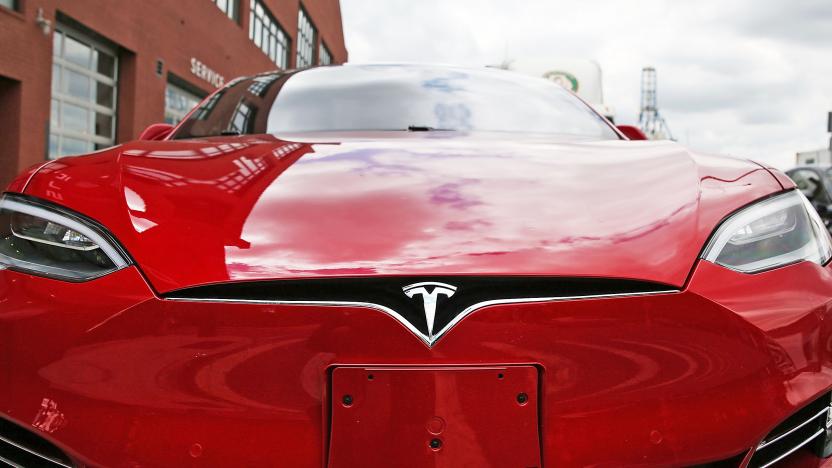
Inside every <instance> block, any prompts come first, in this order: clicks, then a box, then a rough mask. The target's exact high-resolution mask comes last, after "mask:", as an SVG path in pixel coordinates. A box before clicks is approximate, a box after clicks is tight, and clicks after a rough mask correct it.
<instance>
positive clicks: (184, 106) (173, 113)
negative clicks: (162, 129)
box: [165, 83, 202, 125]
mask: <svg viewBox="0 0 832 468" xmlns="http://www.w3.org/2000/svg"><path fill="white" fill-rule="evenodd" d="M200 101H202V98H201V97H199V96H197V95H196V94H194V93H192V92H189V91H186V90H184V89H183V88H180V87H179V86H176V85H175V84H173V83H168V86H167V88H165V123H169V124H171V125H176V124H178V123H179V122H181V121H182V119H184V118H185V115H187V114H188V112H190V111H191V109H193V108H194V107H196V106H197V104H199V102H200Z"/></svg>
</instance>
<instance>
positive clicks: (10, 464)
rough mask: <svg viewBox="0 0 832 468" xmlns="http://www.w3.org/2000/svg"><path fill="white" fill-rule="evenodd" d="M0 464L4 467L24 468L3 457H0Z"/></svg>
mask: <svg viewBox="0 0 832 468" xmlns="http://www.w3.org/2000/svg"><path fill="white" fill-rule="evenodd" d="M0 463H5V464H6V466H11V467H12V468H26V467H25V466H22V465H18V464H17V463H15V462H13V461H11V460H8V459H6V458H3V457H0Z"/></svg>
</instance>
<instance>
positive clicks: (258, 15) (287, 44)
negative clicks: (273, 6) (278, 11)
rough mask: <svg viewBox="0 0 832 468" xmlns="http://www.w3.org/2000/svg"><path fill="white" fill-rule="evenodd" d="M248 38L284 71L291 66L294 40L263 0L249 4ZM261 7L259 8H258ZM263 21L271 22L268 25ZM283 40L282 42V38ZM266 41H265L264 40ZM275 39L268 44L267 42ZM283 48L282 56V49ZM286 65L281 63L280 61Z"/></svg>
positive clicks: (256, 0)
mask: <svg viewBox="0 0 832 468" xmlns="http://www.w3.org/2000/svg"><path fill="white" fill-rule="evenodd" d="M249 7H250V9H249V22H248V38H249V40H250V41H251V42H252V43H254V45H255V46H256V47H257V48H258V49H260V51H261V52H263V54H265V55H266V57H268V58H269V60H271V61H272V62H274V64H275V65H277V66H278V67H280V68H281V69H283V70H288V69H289V66H290V59H291V55H290V54H291V50H292V38H291V36H289V34H288V33H287V32H286V28H284V27H283V26H282V25H281V24H280V22H279V21H277V18H275V16H274V15H273V14H272V12H271V10H269V8H268V7H267V6H266V4H265V3H264V2H263V1H262V0H250V2H249ZM258 7H259V8H258ZM263 19H267V20H268V21H269V23H268V24H266V22H265V21H263ZM281 37H282V38H283V41H282V42H281V40H280V38H281ZM264 39H265V40H264ZM269 39H273V40H271V41H269V42H268V43H266V40H269ZM281 46H282V49H283V50H282V54H281V55H278V53H280V49H281ZM281 58H282V59H283V62H284V63H281V60H280V59H281Z"/></svg>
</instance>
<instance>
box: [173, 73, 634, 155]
mask: <svg viewBox="0 0 832 468" xmlns="http://www.w3.org/2000/svg"><path fill="white" fill-rule="evenodd" d="M272 75H273V76H275V77H276V80H275V81H274V82H273V83H272V84H271V88H269V91H268V92H265V93H264V94H263V96H262V97H260V96H255V95H253V94H254V93H251V92H250V91H251V90H252V89H254V90H258V89H260V86H261V84H262V83H263V82H264V81H265V80H266V78H267V76H268V75H258V76H254V77H249V78H245V79H241V80H239V81H236V82H234V83H233V84H231V85H228V86H226V87H225V88H223V90H222V91H223V93H224V94H223V95H222V97H220V98H219V102H217V103H216V104H215V110H214V111H213V112H212V113H210V114H209V115H207V116H204V117H203V116H202V115H201V114H194V115H193V116H192V117H190V118H188V119H187V120H185V121H184V122H182V124H181V126H180V127H179V129H178V130H177V132H176V135H175V137H174V138H177V139H182V138H198V137H204V136H213V135H221V134H223V133H224V132H225V133H228V132H234V133H246V134H266V133H268V134H273V135H278V136H280V135H281V134H294V133H305V132H324V133H326V132H339V133H346V132H379V135H381V134H383V133H381V132H385V133H386V134H389V135H392V136H395V135H401V134H402V133H407V132H409V131H422V130H420V129H423V130H431V129H433V130H436V131H449V132H463V133H468V132H484V133H496V134H511V135H513V136H514V137H516V138H522V135H527V136H528V137H529V138H539V137H540V136H546V135H560V136H573V137H576V138H578V139H596V140H617V139H618V136H617V134H616V133H615V132H614V131H613V128H612V126H611V125H610V124H609V123H607V121H606V120H604V119H603V118H602V117H601V116H599V115H598V114H597V113H595V112H594V111H593V110H592V108H590V107H589V106H588V105H586V104H584V103H583V102H581V100H580V99H578V98H576V97H575V96H573V95H572V94H571V93H570V92H569V91H566V90H565V89H564V88H563V87H561V86H560V85H558V84H555V83H553V82H551V81H547V80H541V79H538V78H533V77H526V76H524V75H520V74H517V73H508V72H505V71H504V70H493V69H486V68H483V69H467V68H455V67H431V66H422V65H343V66H338V67H315V68H308V69H305V70H301V71H299V72H297V73H293V74H291V75H287V74H281V73H272ZM256 116H260V117H261V118H256ZM448 135H450V133H449V134H448Z"/></svg>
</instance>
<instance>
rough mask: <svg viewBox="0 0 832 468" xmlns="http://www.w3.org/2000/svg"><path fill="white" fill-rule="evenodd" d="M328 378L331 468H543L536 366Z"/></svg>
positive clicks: (341, 370) (375, 371)
mask: <svg viewBox="0 0 832 468" xmlns="http://www.w3.org/2000/svg"><path fill="white" fill-rule="evenodd" d="M331 375H332V396H331V398H332V399H331V403H330V405H331V406H330V407H331V409H332V412H331V418H332V419H331V421H332V422H331V428H330V433H331V437H330V442H329V460H328V466H330V467H333V468H337V467H355V466H397V467H402V468H404V467H414V468H415V467H426V466H434V467H449V468H450V467H458V466H466V465H467V466H520V467H538V466H541V464H540V463H541V460H540V443H539V442H540V434H539V432H538V427H539V425H538V420H537V418H538V410H539V408H538V399H537V390H538V385H539V381H538V369H537V368H535V367H534V366H507V367H487V368H482V367H410V368H408V367H405V368H395V367H336V368H335V369H333V370H332V373H331ZM520 394H523V395H525V396H526V398H527V399H525V400H523V402H522V403H520V402H518V395H520ZM347 396H348V397H349V399H348V400H347V402H348V403H349V404H347V403H345V402H344V398H345V397H347ZM432 441H436V446H435V447H432V446H431V445H430V444H431V442H432Z"/></svg>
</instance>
